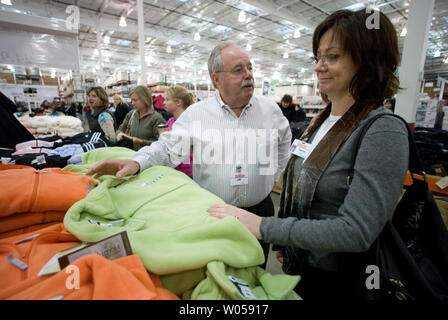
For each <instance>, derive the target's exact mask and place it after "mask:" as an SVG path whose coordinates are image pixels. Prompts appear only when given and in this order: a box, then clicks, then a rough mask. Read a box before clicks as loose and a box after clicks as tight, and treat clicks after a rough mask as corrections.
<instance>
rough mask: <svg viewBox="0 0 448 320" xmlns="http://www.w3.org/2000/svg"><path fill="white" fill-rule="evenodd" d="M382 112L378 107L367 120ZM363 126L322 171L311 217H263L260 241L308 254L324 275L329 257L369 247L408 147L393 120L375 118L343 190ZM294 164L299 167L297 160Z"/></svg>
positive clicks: (392, 197) (393, 196) (400, 177)
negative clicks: (295, 248)
mask: <svg viewBox="0 0 448 320" xmlns="http://www.w3.org/2000/svg"><path fill="white" fill-rule="evenodd" d="M386 112H388V111H387V110H386V109H385V108H379V109H377V110H374V111H372V112H370V114H369V115H368V116H367V119H368V118H370V117H373V116H374V115H376V114H378V113H386ZM365 122H366V119H364V120H363V121H361V122H360V124H359V126H358V128H357V129H356V130H355V131H354V132H353V133H352V135H351V136H350V137H349V138H348V139H347V141H346V142H345V143H343V144H342V145H341V147H340V149H339V150H338V152H337V153H336V154H335V156H334V157H333V159H332V160H331V162H330V163H329V165H328V167H327V168H326V170H325V171H324V172H323V174H322V176H321V179H320V180H319V182H318V185H317V188H316V192H315V194H314V198H313V202H312V204H311V208H310V217H311V219H302V220H298V219H297V218H295V217H289V218H286V219H278V218H274V217H268V218H263V219H262V222H261V227H260V230H261V235H262V238H263V240H264V241H266V242H268V243H273V244H277V245H288V246H293V247H299V248H302V249H306V250H309V251H311V254H310V255H309V258H308V264H309V265H311V266H314V267H317V268H321V269H324V270H327V271H336V270H337V264H336V255H335V254H334V253H336V252H362V251H365V250H367V249H368V248H369V247H370V245H371V244H372V243H373V241H374V240H375V239H376V238H377V236H378V235H379V233H380V232H381V230H382V228H383V227H384V225H385V223H386V221H387V220H388V219H389V218H390V216H391V214H392V213H393V210H394V208H395V205H396V202H397V199H398V197H399V195H400V192H401V190H402V187H403V182H404V179H405V176H406V172H407V168H408V157H409V146H408V138H407V129H406V127H405V126H404V124H403V123H402V122H401V121H400V120H399V119H396V118H392V117H387V116H384V117H381V118H379V119H377V120H376V121H375V122H374V123H373V125H372V126H371V127H370V128H369V130H368V131H367V133H366V135H365V136H364V139H363V141H362V143H361V146H360V149H359V152H358V156H357V159H356V163H355V167H354V176H353V181H352V184H351V186H350V188H349V187H348V186H347V184H346V178H347V173H348V170H349V168H350V160H351V158H350V157H351V155H352V153H353V151H354V148H355V145H354V141H355V139H356V137H357V136H358V135H359V134H360V131H361V130H360V129H361V127H362V126H363V125H364V124H365ZM316 131H317V130H316ZM296 165H298V166H301V161H296ZM297 170H298V168H297V166H296V168H295V172H297Z"/></svg>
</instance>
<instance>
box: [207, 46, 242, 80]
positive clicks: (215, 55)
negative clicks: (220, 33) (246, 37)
mask: <svg viewBox="0 0 448 320" xmlns="http://www.w3.org/2000/svg"><path fill="white" fill-rule="evenodd" d="M230 46H235V47H238V46H237V45H236V44H235V42H233V41H231V40H227V41H224V42H221V43H220V44H218V45H217V46H216V47H214V48H213V50H212V53H210V57H209V58H208V73H209V75H210V79H211V80H212V83H213V86H214V87H215V88H216V85H215V82H214V81H213V78H212V74H213V73H218V72H220V71H223V69H224V63H223V62H222V57H221V51H222V50H223V49H224V48H227V47H230Z"/></svg>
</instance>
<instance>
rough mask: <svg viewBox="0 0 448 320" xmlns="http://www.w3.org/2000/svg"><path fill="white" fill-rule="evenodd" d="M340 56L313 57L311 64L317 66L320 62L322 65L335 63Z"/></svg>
mask: <svg viewBox="0 0 448 320" xmlns="http://www.w3.org/2000/svg"><path fill="white" fill-rule="evenodd" d="M340 57H341V56H340V55H339V54H324V55H323V56H321V57H313V61H312V62H313V63H314V64H318V63H319V61H322V64H325V65H329V64H333V63H335V62H336V61H337V60H338V59H339V58H340Z"/></svg>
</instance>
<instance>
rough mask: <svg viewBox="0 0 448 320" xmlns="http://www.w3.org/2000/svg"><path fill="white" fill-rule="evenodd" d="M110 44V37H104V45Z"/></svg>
mask: <svg viewBox="0 0 448 320" xmlns="http://www.w3.org/2000/svg"><path fill="white" fill-rule="evenodd" d="M109 43H110V36H104V44H109Z"/></svg>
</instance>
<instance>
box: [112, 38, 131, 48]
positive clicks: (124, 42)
mask: <svg viewBox="0 0 448 320" xmlns="http://www.w3.org/2000/svg"><path fill="white" fill-rule="evenodd" d="M115 44H117V45H119V46H125V47H129V46H130V45H131V44H132V41H129V40H122V39H117V40H116V41H115Z"/></svg>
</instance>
